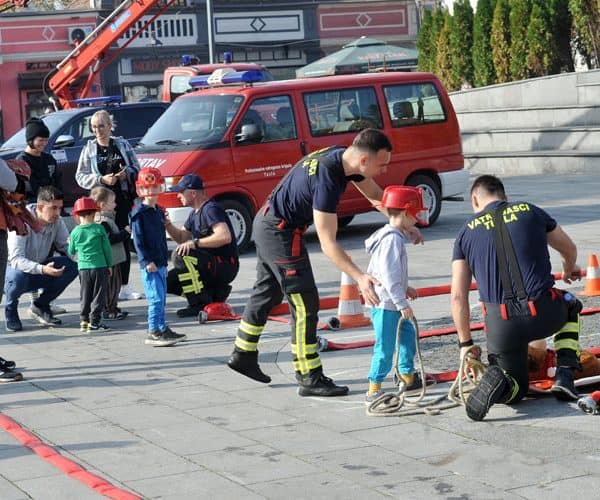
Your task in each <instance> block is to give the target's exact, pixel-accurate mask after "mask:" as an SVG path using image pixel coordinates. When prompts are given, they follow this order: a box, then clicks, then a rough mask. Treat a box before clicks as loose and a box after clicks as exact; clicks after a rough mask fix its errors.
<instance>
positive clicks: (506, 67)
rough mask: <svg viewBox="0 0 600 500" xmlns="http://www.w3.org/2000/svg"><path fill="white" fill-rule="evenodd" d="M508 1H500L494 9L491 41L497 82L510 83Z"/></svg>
mask: <svg viewBox="0 0 600 500" xmlns="http://www.w3.org/2000/svg"><path fill="white" fill-rule="evenodd" d="M509 12H510V11H509V4H508V0H498V2H496V8H495V9H494V18H493V20H492V32H491V35H490V41H491V46H492V61H493V63H494V72H495V74H496V82H497V83H504V82H508V81H510V25H509Z"/></svg>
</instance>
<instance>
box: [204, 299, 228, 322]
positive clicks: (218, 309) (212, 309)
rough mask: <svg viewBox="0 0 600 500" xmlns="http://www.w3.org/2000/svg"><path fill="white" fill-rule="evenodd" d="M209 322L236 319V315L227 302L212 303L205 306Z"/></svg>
mask: <svg viewBox="0 0 600 500" xmlns="http://www.w3.org/2000/svg"><path fill="white" fill-rule="evenodd" d="M204 312H205V313H206V314H207V315H208V319H209V320H217V319H219V320H225V319H235V313H234V312H233V309H232V307H231V306H230V305H229V304H228V303H227V302H212V303H211V304H207V305H205V306H204Z"/></svg>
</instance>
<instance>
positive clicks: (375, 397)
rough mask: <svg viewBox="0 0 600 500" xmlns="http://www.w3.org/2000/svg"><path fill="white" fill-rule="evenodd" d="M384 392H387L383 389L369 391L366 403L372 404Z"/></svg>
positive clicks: (366, 395)
mask: <svg viewBox="0 0 600 500" xmlns="http://www.w3.org/2000/svg"><path fill="white" fill-rule="evenodd" d="M384 394H385V392H383V391H377V392H376V393H375V394H370V393H369V391H367V393H366V394H365V404H366V405H367V406H370V405H371V403H372V402H373V401H375V400H376V399H379V398H380V397H381V396H383V395H384Z"/></svg>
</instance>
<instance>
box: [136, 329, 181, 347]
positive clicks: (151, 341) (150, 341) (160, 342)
mask: <svg viewBox="0 0 600 500" xmlns="http://www.w3.org/2000/svg"><path fill="white" fill-rule="evenodd" d="M177 342H179V341H178V340H177V339H165V338H163V336H162V335H161V333H160V331H159V330H153V331H151V332H148V336H147V337H146V340H144V344H146V345H153V346H154V347H167V346H170V345H173V344H176V343H177Z"/></svg>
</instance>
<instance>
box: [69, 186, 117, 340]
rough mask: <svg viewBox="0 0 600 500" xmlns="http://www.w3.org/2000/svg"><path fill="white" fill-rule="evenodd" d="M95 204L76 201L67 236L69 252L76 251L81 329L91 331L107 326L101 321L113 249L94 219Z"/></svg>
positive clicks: (89, 199)
mask: <svg viewBox="0 0 600 500" xmlns="http://www.w3.org/2000/svg"><path fill="white" fill-rule="evenodd" d="M97 211H98V205H96V202H95V201H94V200H93V199H92V198H88V197H83V198H79V199H78V200H76V201H75V205H74V206H73V215H74V216H76V217H77V218H78V219H79V225H78V226H75V228H74V229H73V231H71V235H70V237H69V249H68V252H69V254H71V255H75V254H77V269H78V270H79V281H80V283H81V291H80V297H81V313H80V316H79V317H80V331H82V332H83V333H92V332H97V331H106V330H109V328H108V327H107V326H106V325H104V324H103V323H102V321H101V319H102V312H103V311H104V307H105V305H106V290H107V287H108V277H109V273H110V268H111V267H112V264H113V261H112V250H111V248H110V242H109V241H108V236H107V235H106V231H105V230H104V228H103V227H102V225H101V224H97V223H96V222H94V217H95V216H96V212H97Z"/></svg>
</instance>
